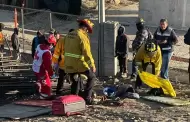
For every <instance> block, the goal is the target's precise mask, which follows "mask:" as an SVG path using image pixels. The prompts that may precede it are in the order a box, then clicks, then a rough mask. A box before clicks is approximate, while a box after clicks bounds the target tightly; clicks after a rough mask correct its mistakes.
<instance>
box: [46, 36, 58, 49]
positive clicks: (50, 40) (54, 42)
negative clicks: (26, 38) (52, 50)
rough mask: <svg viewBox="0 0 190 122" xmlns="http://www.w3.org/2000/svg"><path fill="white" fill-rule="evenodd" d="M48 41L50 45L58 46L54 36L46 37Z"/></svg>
mask: <svg viewBox="0 0 190 122" xmlns="http://www.w3.org/2000/svg"><path fill="white" fill-rule="evenodd" d="M46 40H47V41H48V43H50V44H53V45H54V46H55V45H56V38H55V36H54V34H49V35H48V36H46Z"/></svg>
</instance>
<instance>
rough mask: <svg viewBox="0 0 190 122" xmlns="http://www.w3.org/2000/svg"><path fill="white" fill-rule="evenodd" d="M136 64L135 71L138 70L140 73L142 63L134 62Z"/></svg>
mask: <svg viewBox="0 0 190 122" xmlns="http://www.w3.org/2000/svg"><path fill="white" fill-rule="evenodd" d="M135 64H136V67H135V68H136V69H137V70H139V71H140V72H142V62H135Z"/></svg>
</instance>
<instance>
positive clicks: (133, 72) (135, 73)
mask: <svg viewBox="0 0 190 122" xmlns="http://www.w3.org/2000/svg"><path fill="white" fill-rule="evenodd" d="M135 55H136V53H133V58H135ZM136 67H137V66H136V64H135V59H133V61H132V75H133V76H135V77H136V76H137V68H136Z"/></svg>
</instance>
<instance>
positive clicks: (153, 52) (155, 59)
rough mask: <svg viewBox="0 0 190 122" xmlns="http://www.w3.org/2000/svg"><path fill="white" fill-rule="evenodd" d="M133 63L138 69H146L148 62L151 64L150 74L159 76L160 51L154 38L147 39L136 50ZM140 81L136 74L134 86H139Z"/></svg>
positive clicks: (160, 64)
mask: <svg viewBox="0 0 190 122" xmlns="http://www.w3.org/2000/svg"><path fill="white" fill-rule="evenodd" d="M135 64H136V66H138V70H140V71H146V68H147V66H148V65H149V64H151V65H152V74H154V75H157V76H159V75H160V70H161V66H162V53H161V50H160V47H159V46H158V45H157V43H156V41H154V40H147V42H146V43H145V44H143V45H142V46H141V47H140V49H139V50H138V52H137V54H136V56H135ZM141 85H142V81H141V79H140V77H139V75H137V79H136V84H135V88H136V89H137V88H140V87H141Z"/></svg>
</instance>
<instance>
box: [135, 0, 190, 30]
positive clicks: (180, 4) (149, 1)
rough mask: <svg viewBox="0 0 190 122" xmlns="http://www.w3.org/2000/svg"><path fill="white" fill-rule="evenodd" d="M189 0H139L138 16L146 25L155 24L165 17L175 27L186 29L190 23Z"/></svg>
mask: <svg viewBox="0 0 190 122" xmlns="http://www.w3.org/2000/svg"><path fill="white" fill-rule="evenodd" d="M188 15H190V0H140V1H139V16H140V17H143V18H144V19H145V21H146V22H147V24H148V25H153V26H157V25H158V24H159V20H160V19H161V18H166V19H168V21H169V24H170V25H171V26H172V27H173V28H176V29H187V28H188V26H189V25H190V17H189V16H188Z"/></svg>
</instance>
